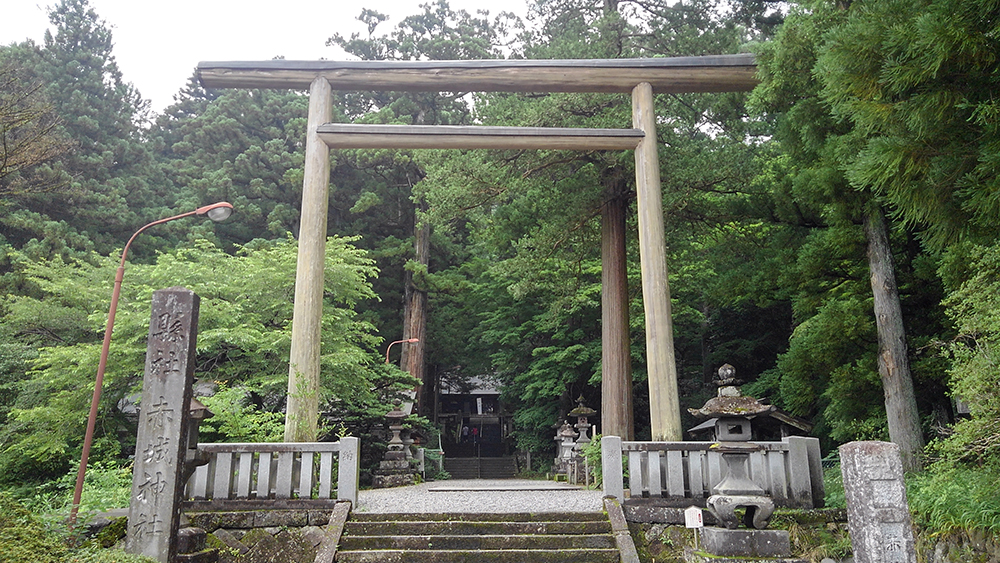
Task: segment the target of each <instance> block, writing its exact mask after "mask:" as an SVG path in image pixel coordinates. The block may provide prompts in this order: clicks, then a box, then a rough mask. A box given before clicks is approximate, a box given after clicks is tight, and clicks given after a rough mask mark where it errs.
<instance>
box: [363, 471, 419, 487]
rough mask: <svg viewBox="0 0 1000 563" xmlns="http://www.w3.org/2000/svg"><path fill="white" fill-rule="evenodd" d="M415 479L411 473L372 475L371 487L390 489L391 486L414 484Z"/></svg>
mask: <svg viewBox="0 0 1000 563" xmlns="http://www.w3.org/2000/svg"><path fill="white" fill-rule="evenodd" d="M416 482H417V481H416V479H415V477H414V475H413V474H412V473H404V474H402V475H376V476H374V477H372V488H373V489H391V488H392V487H406V486H408V485H414V484H416Z"/></svg>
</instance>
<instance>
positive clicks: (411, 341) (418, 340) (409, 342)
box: [385, 338, 420, 363]
mask: <svg viewBox="0 0 1000 563" xmlns="http://www.w3.org/2000/svg"><path fill="white" fill-rule="evenodd" d="M413 342H420V339H419V338H407V339H405V340H396V341H393V342H390V343H389V345H388V346H386V347H385V363H389V349H390V348H392V345H393V344H412V343H413Z"/></svg>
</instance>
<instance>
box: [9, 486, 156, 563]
mask: <svg viewBox="0 0 1000 563" xmlns="http://www.w3.org/2000/svg"><path fill="white" fill-rule="evenodd" d="M59 526H64V524H63V523H59ZM27 561H30V562H31V563H152V561H153V560H152V559H150V558H148V557H143V556H140V555H130V554H127V553H125V552H123V551H121V550H119V549H102V548H98V547H81V548H68V547H66V545H65V544H64V543H63V540H62V538H61V537H60V535H59V534H57V533H56V532H54V531H52V530H49V529H47V528H46V526H45V525H44V524H43V523H42V522H41V521H40V520H39V519H38V518H36V517H35V516H34V515H33V514H32V513H31V511H29V510H28V509H26V508H25V507H24V506H23V505H21V504H20V503H18V502H17V501H15V500H14V499H13V498H12V497H11V496H10V495H8V494H6V493H0V563H25V562H27Z"/></svg>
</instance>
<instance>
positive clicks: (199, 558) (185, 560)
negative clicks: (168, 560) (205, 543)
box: [174, 549, 219, 563]
mask: <svg viewBox="0 0 1000 563" xmlns="http://www.w3.org/2000/svg"><path fill="white" fill-rule="evenodd" d="M218 560H219V551H218V550H217V549H206V550H205V551H199V552H197V553H181V554H178V555H177V556H176V557H175V558H174V563H216V562H217V561H218Z"/></svg>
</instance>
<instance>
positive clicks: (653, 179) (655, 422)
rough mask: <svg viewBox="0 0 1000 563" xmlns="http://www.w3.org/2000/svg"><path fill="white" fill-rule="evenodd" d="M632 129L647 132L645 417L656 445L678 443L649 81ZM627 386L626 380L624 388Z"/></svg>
mask: <svg viewBox="0 0 1000 563" xmlns="http://www.w3.org/2000/svg"><path fill="white" fill-rule="evenodd" d="M632 126H633V127H635V128H636V129H639V130H641V131H643V132H644V133H645V137H644V138H643V140H642V141H641V142H640V143H639V146H638V147H636V149H635V184H636V192H637V197H636V200H637V211H638V215H639V264H640V268H641V270H642V304H643V310H644V312H645V316H646V370H647V373H648V377H649V419H650V426H651V430H652V438H653V440H654V441H677V440H680V439H681V409H680V402H679V399H678V396H677V394H678V389H677V363H676V361H675V359H674V330H673V324H672V322H671V313H670V284H669V282H668V280H667V248H666V242H665V240H664V234H663V197H662V195H661V194H660V189H661V188H660V161H659V155H658V153H657V147H656V108H655V105H654V102H653V87H652V86H651V85H650V84H649V83H648V82H643V83H641V84H639V85H638V86H636V87H635V88H633V89H632ZM630 383H631V382H624V384H626V385H628V384H630Z"/></svg>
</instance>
